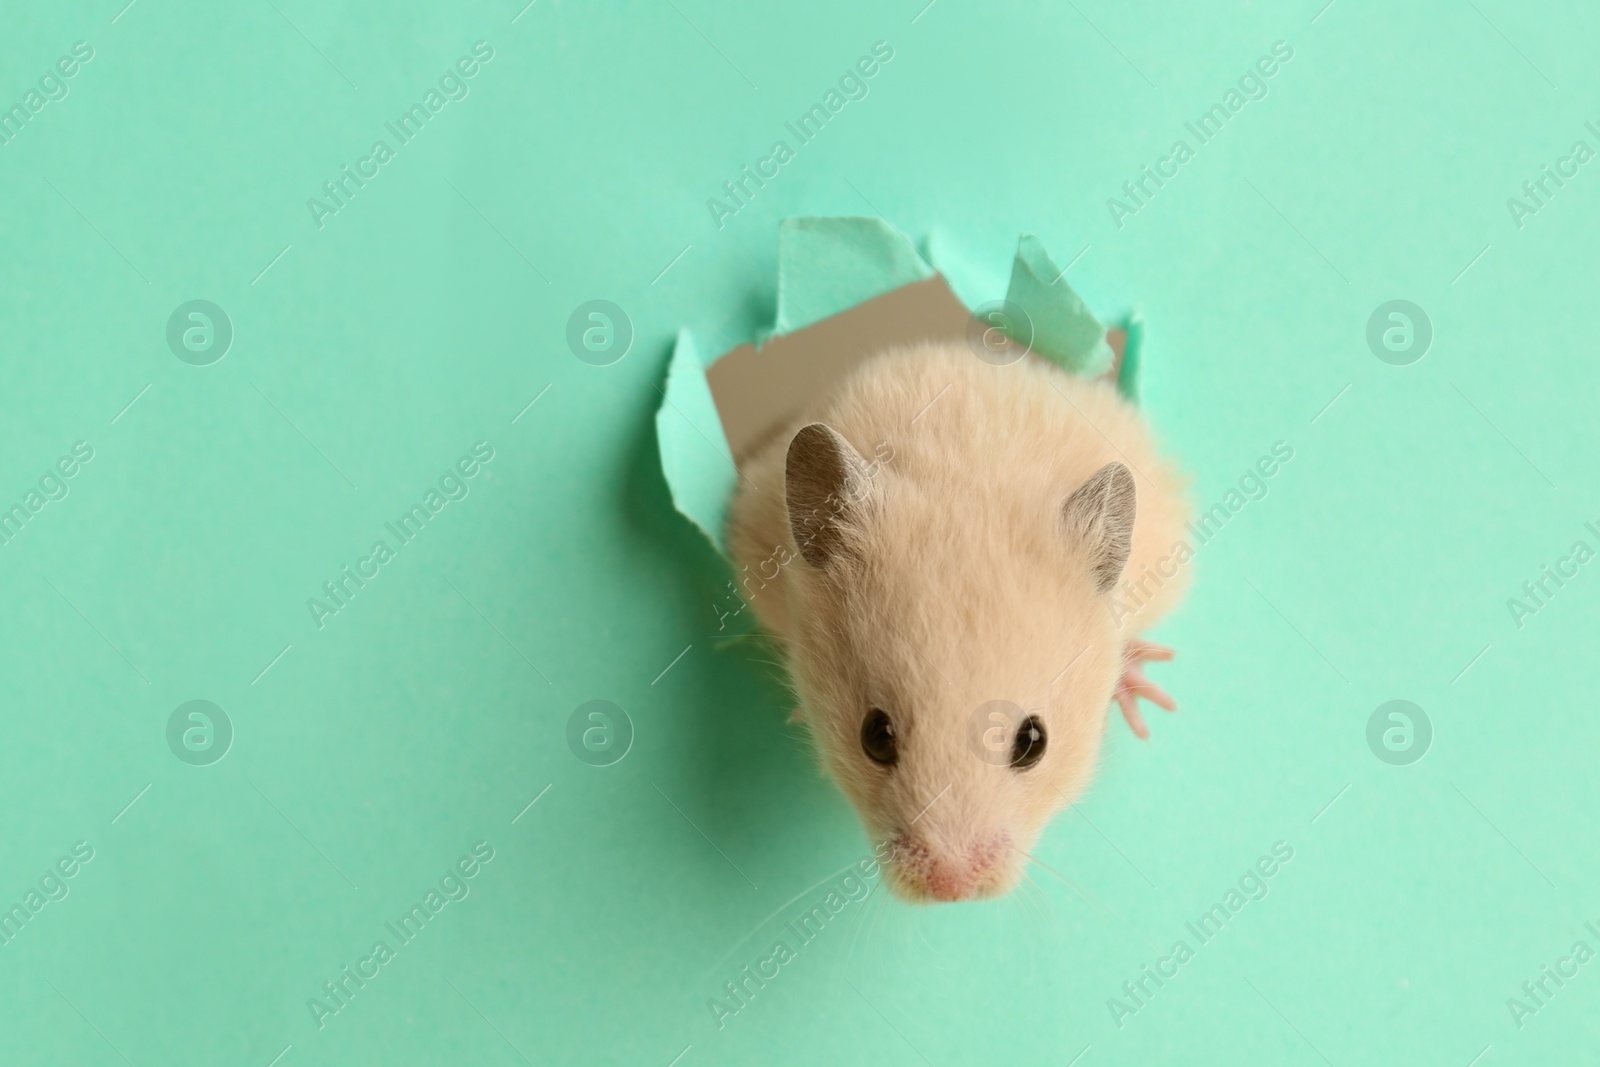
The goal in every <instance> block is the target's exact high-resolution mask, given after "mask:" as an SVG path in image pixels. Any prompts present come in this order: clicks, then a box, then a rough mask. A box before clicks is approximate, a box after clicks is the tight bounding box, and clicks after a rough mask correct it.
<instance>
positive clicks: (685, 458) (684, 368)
mask: <svg viewBox="0 0 1600 1067" xmlns="http://www.w3.org/2000/svg"><path fill="white" fill-rule="evenodd" d="M656 441H657V443H658V444H659V446H660V449H661V471H662V473H663V474H664V475H665V476H666V479H667V487H668V488H669V489H670V490H671V491H672V503H673V505H674V506H675V507H677V509H678V510H679V511H680V512H682V513H683V514H684V515H685V516H687V517H688V518H689V520H690V521H691V522H693V523H694V524H695V525H696V526H698V527H700V529H701V530H702V531H703V532H704V533H705V535H706V536H707V537H708V538H710V539H711V543H712V544H713V545H715V546H716V549H717V551H718V552H721V553H722V554H723V555H727V552H728V548H727V545H726V544H725V543H724V541H723V527H724V526H726V525H727V517H728V504H729V503H730V502H731V501H732V499H733V490H734V488H735V487H736V486H737V485H738V484H739V471H738V468H736V467H735V466H734V463H733V454H732V453H731V452H730V451H729V449H728V440H727V438H726V437H725V436H724V435H723V432H722V420H721V419H719V418H718V417H717V405H716V401H715V400H713V399H712V397H711V387H710V385H708V384H707V382H706V369H705V365H704V364H702V363H701V362H700V354H699V352H698V351H697V350H696V348H695V344H694V339H693V338H692V337H690V336H689V331H688V330H679V331H678V342H677V344H676V345H674V346H673V349H672V359H671V362H669V363H668V365H667V385H666V389H665V390H664V391H663V393H662V400H661V407H660V408H658V409H657V410H656Z"/></svg>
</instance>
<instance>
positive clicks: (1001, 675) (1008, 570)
mask: <svg viewBox="0 0 1600 1067" xmlns="http://www.w3.org/2000/svg"><path fill="white" fill-rule="evenodd" d="M810 422H823V423H826V424H827V425H829V426H831V427H833V428H834V429H835V430H837V431H838V432H839V433H840V434H841V435H843V437H844V438H845V439H846V440H847V441H849V442H850V443H851V444H852V445H854V446H855V448H856V450H857V451H858V452H860V454H861V455H862V457H864V458H865V459H866V460H868V461H871V460H873V458H874V456H875V455H877V456H880V457H881V456H884V455H886V454H887V455H888V458H887V461H886V462H883V463H882V465H881V466H880V467H879V468H878V470H877V471H876V473H875V474H874V476H873V477H872V479H871V480H870V482H869V483H868V484H869V488H868V490H867V492H866V493H865V494H864V495H863V497H862V499H861V500H860V501H859V503H857V504H856V505H854V506H852V507H850V508H848V509H847V511H846V512H845V514H844V515H843V516H842V519H843V523H844V526H845V528H846V534H847V537H848V538H849V542H850V550H849V551H848V552H845V553H843V554H842V555H841V556H839V557H838V558H835V559H833V560H830V561H829V563H828V564H827V565H826V566H824V567H820V568H819V567H814V566H812V565H811V564H809V563H807V562H806V561H805V560H804V559H802V558H801V557H800V555H799V552H798V550H797V548H796V547H795V544H794V541H793V538H792V536H791V533H790V528H789V520H788V513H787V506H786V504H785V497H784V464H785V457H786V453H787V449H788V445H789V442H790V440H791V439H792V438H793V437H794V434H795V432H796V431H797V430H798V429H799V428H800V427H801V426H802V425H805V424H807V423H810ZM1113 461H1121V462H1124V463H1126V464H1127V465H1128V467H1129V468H1130V470H1131V471H1132V473H1133V477H1134V483H1135V487H1136V507H1137V514H1136V518H1135V522H1134V531H1133V539H1132V552H1131V555H1130V557H1129V561H1128V564H1127V566H1126V568H1125V569H1124V572H1123V573H1124V577H1130V576H1136V575H1140V574H1142V573H1144V570H1143V568H1145V567H1147V566H1153V565H1154V563H1155V561H1156V560H1158V559H1159V558H1161V557H1163V556H1166V555H1168V554H1169V553H1170V552H1171V550H1172V548H1173V545H1174V544H1175V543H1176V542H1178V541H1179V540H1180V539H1182V537H1183V526H1184V523H1185V522H1186V521H1187V519H1188V507H1187V504H1186V502H1185V499H1184V493H1183V491H1182V482H1181V479H1180V477H1179V475H1178V473H1177V471H1176V470H1175V468H1174V467H1172V466H1171V465H1170V464H1169V463H1168V462H1167V461H1166V460H1164V459H1163V458H1162V457H1161V456H1160V455H1159V454H1158V453H1157V451H1156V447H1155V443H1154V441H1153V440H1152V438H1151V435H1150V433H1149V431H1148V430H1147V428H1146V427H1145V425H1144V422H1143V420H1142V419H1141V418H1140V416H1139V414H1138V413H1137V412H1136V411H1135V409H1134V408H1133V407H1132V406H1130V405H1129V404H1128V403H1127V402H1126V401H1124V400H1123V399H1122V398H1121V397H1120V396H1119V395H1118V394H1117V392H1116V390H1115V388H1114V387H1113V386H1112V385H1111V384H1109V383H1108V382H1104V381H1086V380H1084V379H1081V378H1076V377H1073V376H1071V375H1068V374H1066V373H1064V372H1062V371H1061V370H1060V369H1058V368H1057V367H1055V366H1053V365H1051V364H1048V363H1046V362H1044V361H1043V360H1040V359H1038V358H1036V357H1031V356H1030V357H1028V358H1026V359H1024V360H1023V361H1021V362H1019V363H1015V364H1012V365H1010V366H1005V367H996V366H993V365H991V364H989V363H986V362H984V361H982V360H980V359H978V358H976V357H975V356H974V355H973V354H972V353H971V352H970V351H969V350H968V349H967V348H965V347H964V346H962V345H959V344H955V345H927V346H922V347H918V348H912V349H901V350H895V351H891V352H887V353H885V354H883V355H880V356H878V357H876V358H875V359H873V360H871V361H869V362H868V363H866V364H863V365H862V366H861V367H860V368H859V369H858V370H857V371H855V372H854V373H853V374H852V375H851V376H850V377H849V378H848V379H847V380H846V381H844V382H843V383H842V384H841V385H840V387H839V388H838V389H837V390H836V391H835V392H834V394H833V395H832V396H831V397H830V398H829V399H828V400H827V401H826V402H825V403H823V404H822V405H820V407H819V408H818V409H817V410H813V411H808V412H805V413H804V415H803V417H801V418H799V419H797V420H796V421H795V422H794V423H793V424H791V425H789V426H787V427H785V428H784V429H783V431H782V432H780V433H778V434H776V435H775V436H774V437H773V438H772V439H770V440H769V441H768V442H767V443H766V444H765V445H763V446H762V447H761V448H759V449H758V450H757V451H756V452H755V453H754V454H753V455H750V456H748V457H741V462H740V468H741V471H742V474H743V479H742V481H741V486H740V489H739V491H738V493H737V495H736V497H735V500H734V502H733V507H732V512H731V515H730V521H729V530H728V533H729V542H730V545H731V548H732V552H733V555H734V558H735V562H736V563H737V564H740V565H742V566H743V567H746V568H748V572H747V573H748V574H749V575H751V576H755V575H757V574H758V573H759V574H760V575H761V576H762V577H765V576H767V575H770V574H771V573H772V570H773V569H774V568H775V567H776V568H777V574H776V576H775V577H772V578H771V579H770V580H769V581H766V583H765V584H764V585H761V584H760V582H761V579H760V578H755V579H753V580H751V581H749V582H747V584H746V589H747V595H749V593H753V595H751V605H752V607H753V608H754V609H755V611H756V613H757V616H758V618H759V619H760V621H761V623H762V625H763V627H764V628H765V629H766V630H768V631H769V632H770V633H771V634H773V635H774V636H775V637H776V638H777V639H778V641H779V642H780V644H781V645H782V646H783V648H784V649H785V651H786V653H787V658H788V661H789V665H790V668H791V673H792V676H793V680H794V684H795V688H796V690H797V692H798V694H799V696H800V702H801V714H802V716H803V718H804V719H805V721H806V722H807V724H808V725H809V727H810V729H811V732H812V734H813V736H814V738H815V739H816V742H817V744H818V748H819V750H820V752H821V757H822V762H823V765H824V767H825V768H826V769H827V770H828V771H829V772H830V773H831V774H832V776H833V777H834V779H835V780H836V781H837V782H838V783H839V785H840V787H841V788H842V789H843V790H844V793H845V795H846V796H847V797H848V798H849V799H850V801H851V803H852V804H853V805H854V806H855V808H856V810H857V812H858V813H859V814H860V816H861V819H862V822H863V824H864V825H865V827H866V829H867V832H868V833H869V834H870V835H871V836H872V837H873V838H874V839H875V840H885V841H891V842H893V843H894V845H895V848H896V851H895V854H894V856H893V858H892V859H891V860H890V861H889V862H888V863H887V864H886V868H885V869H886V871H887V872H888V876H889V880H890V884H891V885H892V886H893V887H894V888H895V889H896V891H897V892H899V893H900V894H901V895H902V896H904V897H907V898H908V899H928V898H929V897H930V895H937V894H935V893H934V892H933V890H934V889H935V888H937V887H936V885H935V882H936V880H937V879H938V878H940V877H944V876H945V875H946V874H948V873H949V872H952V871H954V872H957V874H956V875H951V877H957V878H958V880H959V878H960V877H967V876H969V875H970V877H971V879H973V880H974V882H975V892H974V895H979V896H989V895H995V894H998V893H1003V892H1005V891H1007V890H1009V889H1010V888H1011V887H1012V886H1013V885H1014V884H1015V883H1016V881H1017V880H1018V878H1019V877H1020V875H1021V870H1022V861H1023V859H1024V853H1025V852H1026V851H1027V850H1029V849H1031V848H1032V847H1033V844H1034V842H1035V841H1036V839H1037V837H1038V835H1039V832H1040V831H1041V830H1042V829H1043V827H1044V825H1045V823H1046V822H1048V821H1049V819H1050V817H1051V816H1052V815H1054V814H1055V813H1056V812H1057V811H1058V810H1060V809H1061V808H1062V807H1064V806H1066V805H1067V804H1069V803H1070V802H1072V801H1073V800H1075V799H1077V797H1078V796H1079V795H1080V794H1081V793H1082V792H1083V790H1084V789H1085V788H1086V786H1087V785H1088V782H1089V780H1090V778H1091V777H1092V774H1093V771H1094V767H1095V764H1096V761H1097V758H1098V754H1099V749H1100V742H1101V737H1102V732H1103V730H1104V724H1105V721H1106V709H1107V706H1108V704H1109V702H1110V698H1111V693H1112V689H1113V686H1114V685H1115V683H1116V680H1117V678H1118V675H1119V673H1120V665H1121V650H1122V645H1123V642H1124V641H1126V640H1127V639H1128V638H1131V637H1133V636H1135V635H1136V634H1138V633H1139V632H1140V631H1141V630H1142V629H1144V628H1147V627H1149V626H1151V625H1153V624H1154V623H1155V622H1156V621H1157V620H1158V619H1159V618H1160V617H1161V616H1162V615H1164V614H1165V613H1166V612H1167V611H1168V610H1170V609H1171V608H1172V607H1173V606H1174V605H1175V604H1176V602H1177V600H1178V599H1179V598H1180V596H1181V594H1182V591H1183V588H1184V586H1185V584H1186V582H1187V579H1188V571H1189V569H1190V567H1189V566H1187V565H1186V566H1184V567H1181V568H1180V569H1179V573H1178V575H1177V576H1176V577H1175V578H1173V579H1171V580H1168V581H1167V582H1166V583H1165V585H1163V586H1162V587H1161V589H1160V590H1159V591H1158V592H1157V593H1156V595H1155V596H1154V597H1152V598H1150V599H1149V600H1147V601H1146V602H1145V603H1144V605H1143V607H1142V608H1140V609H1139V610H1138V611H1137V612H1136V613H1134V614H1133V615H1131V616H1128V615H1126V614H1124V617H1123V618H1122V619H1121V625H1120V626H1119V625H1117V623H1116V622H1115V621H1113V612H1112V611H1111V610H1110V605H1111V598H1112V597H1115V596H1117V592H1116V590H1115V589H1113V590H1112V591H1111V592H1110V593H1108V594H1106V595H1104V596H1101V595H1097V594H1096V593H1095V592H1094V591H1093V589H1094V586H1093V579H1092V574H1091V571H1090V563H1091V561H1090V560H1089V559H1088V558H1087V554H1086V550H1085V549H1084V546H1082V545H1076V544H1073V543H1071V538H1070V537H1069V535H1068V532H1067V529H1066V526H1065V523H1064V522H1063V519H1062V514H1061V512H1062V505H1063V503H1064V502H1065V501H1066V499H1067V497H1068V496H1069V495H1070V494H1071V493H1072V491H1073V490H1074V489H1076V488H1077V487H1078V486H1080V485H1082V484H1083V483H1084V482H1085V481H1087V480H1088V479H1089V477H1090V476H1091V475H1093V474H1094V473H1095V472H1096V471H1097V470H1099V469H1100V468H1101V467H1102V466H1104V465H1105V464H1107V463H1110V462H1113ZM758 586H759V589H758V590H757V587H758ZM1069 664H1070V669H1069ZM992 700H1007V701H1011V702H1014V703H1015V704H1017V705H1020V706H1021V707H1022V708H1023V709H1025V710H1026V711H1027V712H1030V713H1033V714H1037V715H1039V716H1040V717H1041V718H1042V719H1043V721H1044V722H1045V725H1046V730H1047V745H1046V751H1045V755H1044V758H1043V759H1042V760H1041V761H1040V762H1039V763H1038V764H1037V765H1036V766H1034V767H1031V768H1029V769H1027V770H1025V771H1020V772H1019V771H1014V770H1012V769H1010V768H1009V767H1005V766H999V767H997V766H993V765H991V764H989V763H986V762H984V761H983V760H981V759H979V758H978V757H977V756H976V755H975V754H974V752H973V750H972V748H971V746H970V743H969V740H968V737H969V723H970V721H971V719H972V716H973V713H974V711H975V709H977V708H978V707H979V706H980V705H983V704H985V703H986V702H988V701H992ZM873 707H878V708H882V709H883V710H885V711H886V712H888V713H889V715H890V716H891V718H892V719H893V720H894V722H895V725H896V729H897V731H898V735H899V746H900V757H899V762H898V763H897V764H896V765H895V766H894V767H893V768H885V767H881V766H879V765H877V764H875V763H873V762H872V761H870V760H869V759H868V758H867V757H866V756H865V755H864V754H863V752H862V750H861V743H860V729H861V722H862V719H863V717H864V716H865V715H866V714H867V712H868V710H869V709H870V708H873ZM947 787H948V788H947ZM935 798H937V799H935ZM919 813H921V814H920V817H919ZM962 872H965V873H962Z"/></svg>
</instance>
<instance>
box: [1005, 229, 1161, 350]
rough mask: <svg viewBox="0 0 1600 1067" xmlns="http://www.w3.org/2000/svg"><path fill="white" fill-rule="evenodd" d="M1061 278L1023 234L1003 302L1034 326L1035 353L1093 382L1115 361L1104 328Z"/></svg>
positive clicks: (1042, 251) (1033, 240)
mask: <svg viewBox="0 0 1600 1067" xmlns="http://www.w3.org/2000/svg"><path fill="white" fill-rule="evenodd" d="M1061 275H1062V271H1061V270H1060V269H1059V268H1058V267H1057V266H1056V265H1055V263H1054V262H1053V261H1052V260H1051V259H1050V253H1048V252H1046V251H1045V249H1044V245H1043V244H1042V243H1041V242H1040V241H1039V239H1038V238H1037V237H1035V236H1033V235H1032V234H1024V235H1023V236H1022V239H1021V240H1019V241H1018V242H1017V258H1016V259H1015V260H1013V261H1012V264H1011V285H1010V286H1009V287H1008V288H1007V290H1006V299H1007V300H1008V301H1009V302H1011V303H1013V304H1016V305H1019V306H1020V307H1021V308H1022V309H1023V310H1024V311H1026V312H1027V313H1028V317H1029V318H1030V319H1031V320H1032V323H1033V338H1032V347H1033V350H1034V351H1035V352H1037V353H1038V354H1039V355H1041V356H1043V357H1044V358H1046V359H1048V360H1050V361H1051V362H1052V363H1056V364H1059V365H1060V366H1061V367H1062V368H1063V369H1065V370H1067V371H1070V372H1071V373H1073V374H1079V375H1082V376H1083V377H1085V378H1094V377H1097V376H1098V375H1101V374H1104V373H1106V372H1107V371H1109V370H1110V369H1111V362H1112V358H1113V356H1112V352H1111V346H1110V345H1108V344H1106V328H1105V324H1104V323H1102V322H1101V321H1100V320H1099V319H1097V318H1095V316H1094V313H1093V312H1091V311H1090V310H1089V308H1088V306H1087V305H1085V304H1084V302H1083V298H1082V297H1080V296H1078V294H1077V293H1076V292H1075V291H1074V290H1073V288H1072V286H1070V285H1068V284H1067V281H1066V279H1065V278H1063V277H1062V276H1061ZM1013 339H1014V340H1018V341H1027V340H1028V339H1027V338H1013ZM1135 362H1137V360H1135Z"/></svg>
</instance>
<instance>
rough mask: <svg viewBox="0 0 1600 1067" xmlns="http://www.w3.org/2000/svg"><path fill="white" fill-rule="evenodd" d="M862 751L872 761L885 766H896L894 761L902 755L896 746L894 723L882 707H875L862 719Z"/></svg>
mask: <svg viewBox="0 0 1600 1067" xmlns="http://www.w3.org/2000/svg"><path fill="white" fill-rule="evenodd" d="M861 751H863V752H865V753H866V754H867V758H868V759H870V760H871V761H872V762H874V763H881V764H883V765H884V766H885V767H892V766H894V761H895V760H896V759H898V758H899V757H900V753H899V751H898V749H897V748H896V746H895V736H894V723H893V722H892V721H890V719H889V715H888V713H887V712H885V711H883V710H882V709H879V708H873V709H872V710H871V711H869V712H867V717H866V718H865V719H862V720H861Z"/></svg>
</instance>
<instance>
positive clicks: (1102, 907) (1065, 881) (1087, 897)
mask: <svg viewBox="0 0 1600 1067" xmlns="http://www.w3.org/2000/svg"><path fill="white" fill-rule="evenodd" d="M1011 847H1012V848H1014V849H1016V850H1017V851H1018V852H1021V853H1022V854H1023V855H1024V856H1026V857H1027V858H1028V859H1030V860H1032V861H1033V862H1034V863H1037V864H1038V865H1039V866H1040V867H1042V868H1044V869H1045V870H1046V871H1047V872H1049V873H1050V874H1052V875H1054V876H1055V877H1056V879H1057V880H1058V881H1060V882H1061V884H1062V885H1064V886H1066V887H1067V888H1068V889H1070V890H1072V891H1073V892H1074V893H1076V894H1077V895H1078V896H1079V898H1081V899H1082V900H1083V902H1084V903H1085V904H1087V905H1089V907H1090V908H1092V909H1094V910H1095V911H1097V912H1099V913H1100V917H1101V918H1102V919H1117V920H1120V921H1122V922H1126V921H1127V920H1126V919H1123V918H1122V916H1121V914H1119V913H1118V912H1117V911H1116V909H1114V908H1112V907H1110V906H1109V905H1108V904H1106V903H1105V902H1103V901H1101V900H1100V899H1099V898H1098V897H1096V896H1094V895H1093V894H1092V893H1090V892H1089V891H1088V890H1086V889H1084V888H1083V887H1082V886H1080V885H1079V884H1078V883H1077V882H1075V881H1073V880H1072V879H1071V878H1068V877H1067V876H1066V875H1064V874H1062V873H1061V872H1060V871H1058V870H1056V869H1055V868H1054V867H1052V866H1050V865H1049V864H1048V863H1046V862H1045V861H1044V860H1042V859H1040V858H1039V857H1038V856H1035V855H1034V854H1033V853H1031V852H1028V851H1027V850H1025V849H1021V848H1017V846H1016V845H1012V846H1011Z"/></svg>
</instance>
